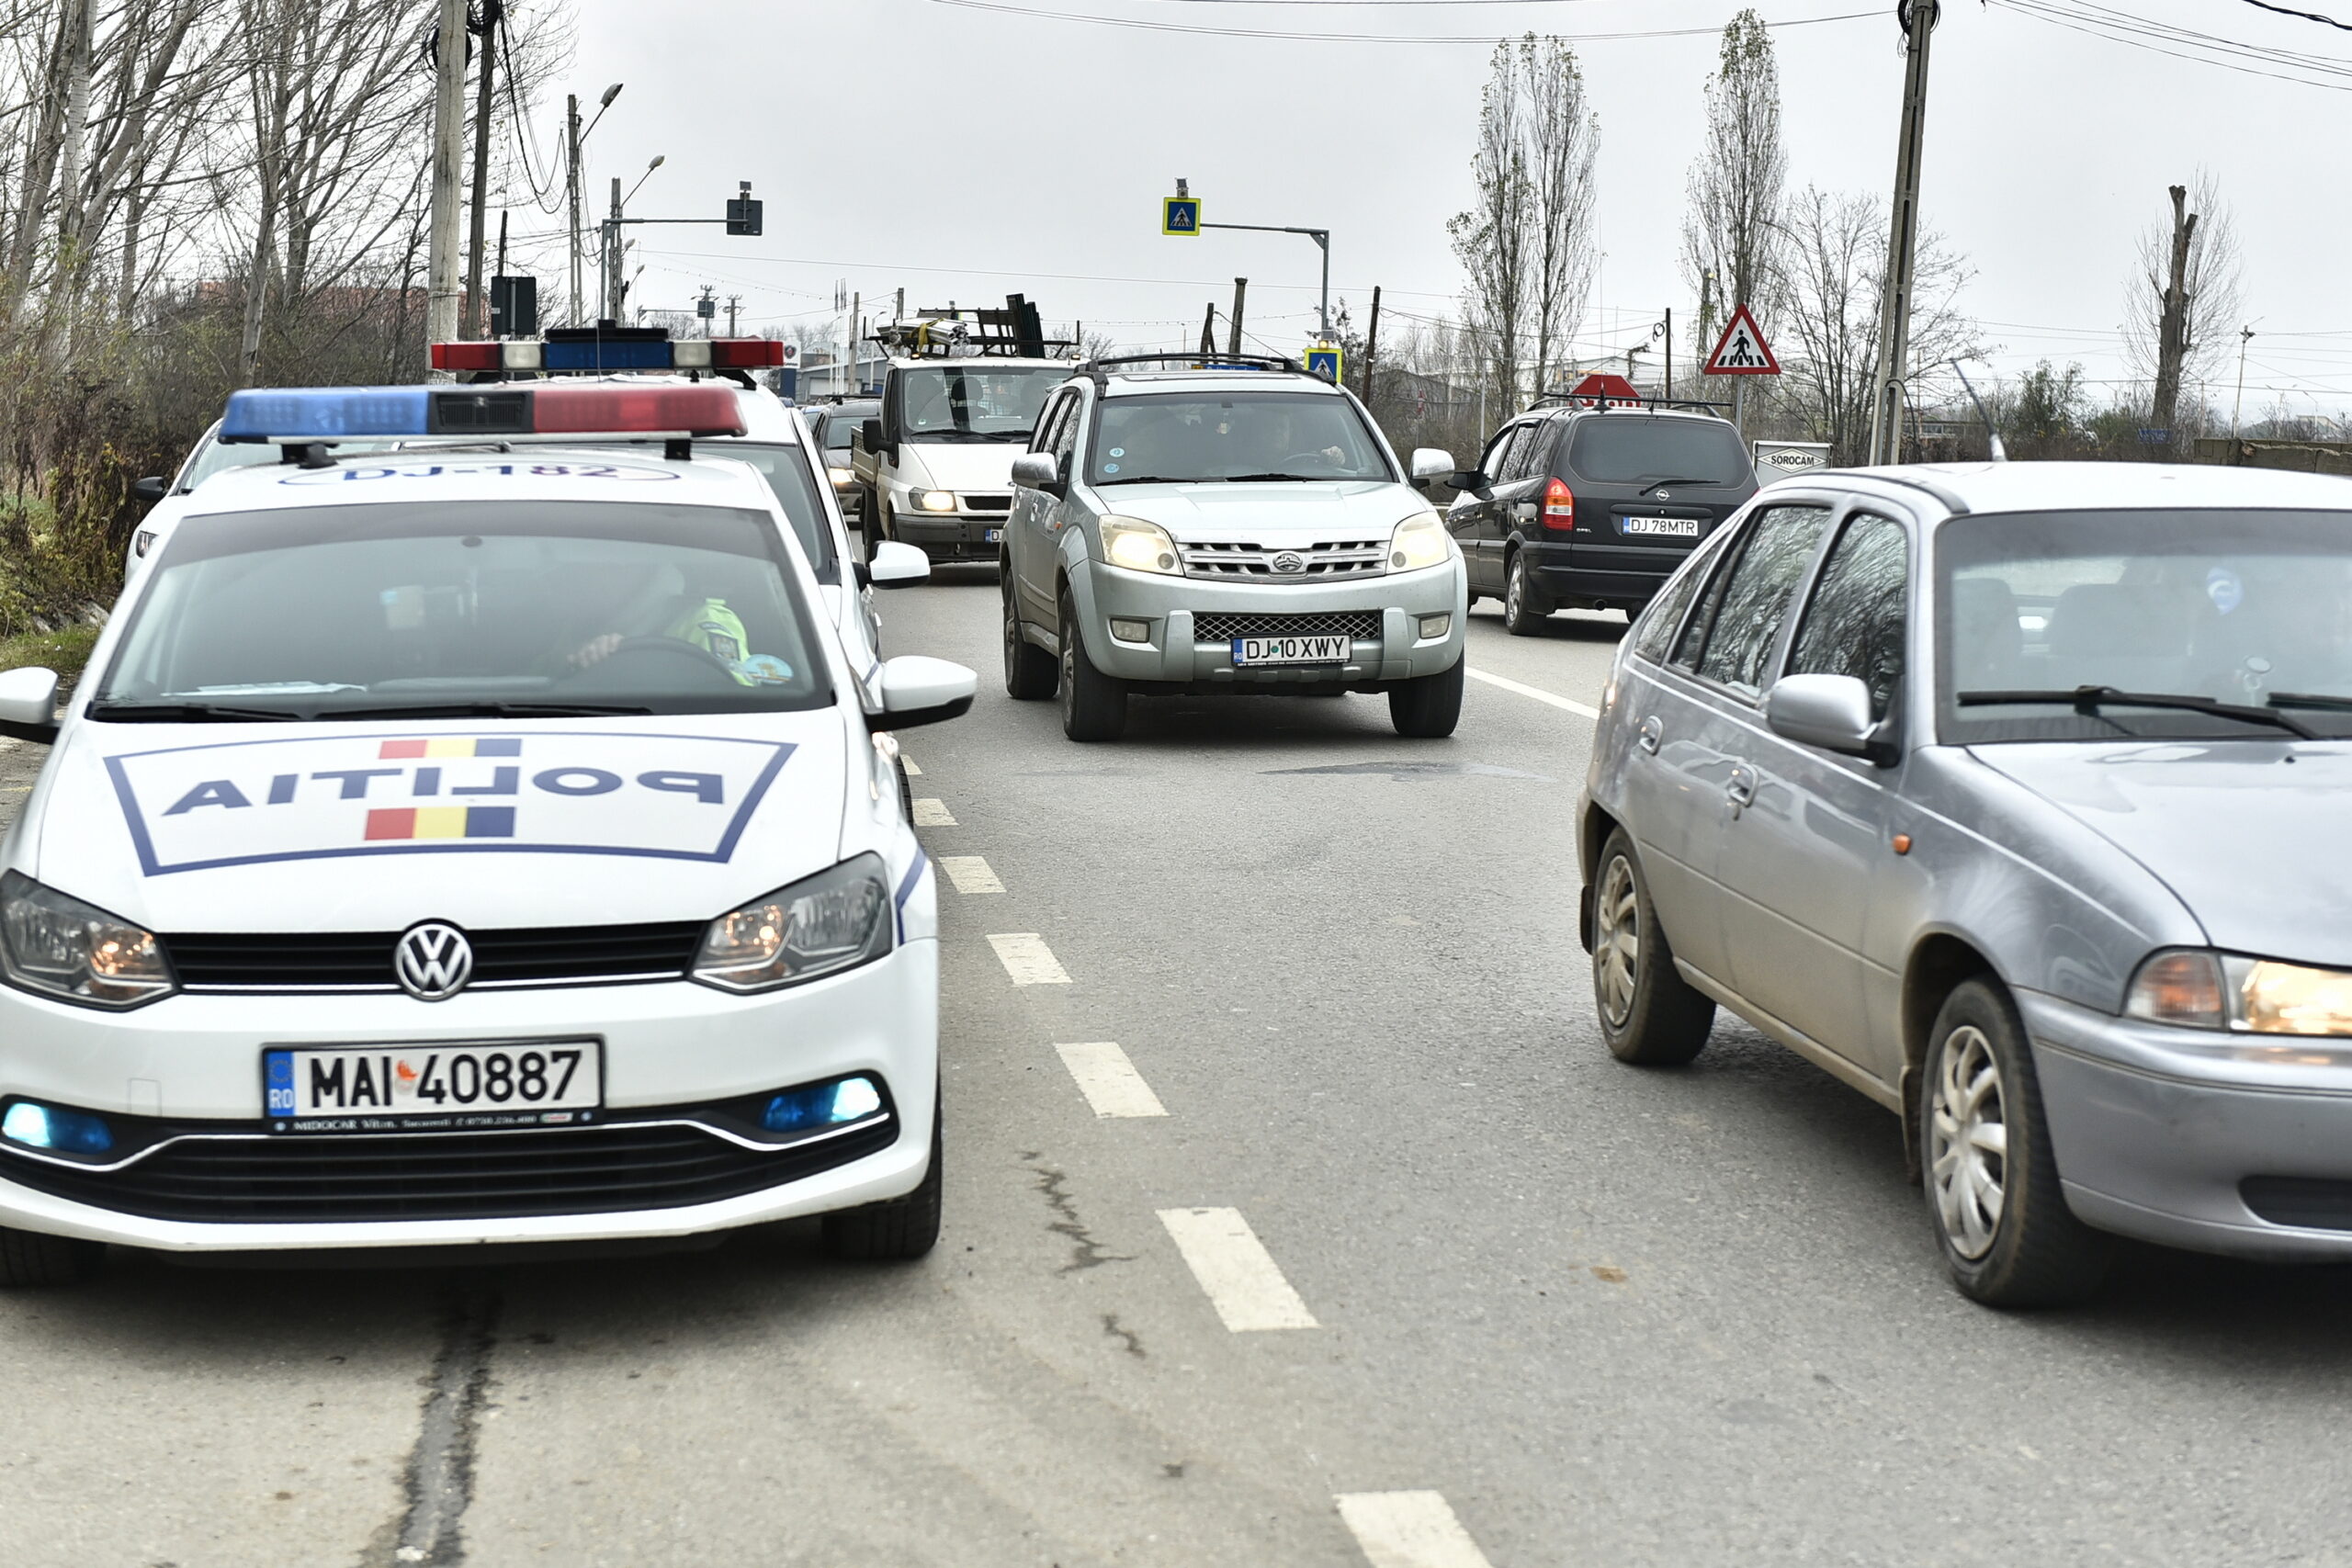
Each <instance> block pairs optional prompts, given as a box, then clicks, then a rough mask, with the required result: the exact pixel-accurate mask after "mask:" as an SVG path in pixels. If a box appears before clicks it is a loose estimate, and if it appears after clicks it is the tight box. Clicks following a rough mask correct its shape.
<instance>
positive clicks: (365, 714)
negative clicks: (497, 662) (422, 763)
mask: <svg viewBox="0 0 2352 1568" xmlns="http://www.w3.org/2000/svg"><path fill="white" fill-rule="evenodd" d="M652 711H653V710H652V709H651V708H648V707H632V706H628V705H622V704H614V703H499V702H486V703H468V702H459V703H401V704H395V705H390V706H388V707H369V708H329V709H327V710H326V711H324V712H322V713H321V714H320V715H319V717H321V718H322V719H327V720H342V719H347V718H642V717H644V716H647V715H648V714H650V713H651V712H652Z"/></svg>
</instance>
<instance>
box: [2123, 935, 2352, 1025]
mask: <svg viewBox="0 0 2352 1568" xmlns="http://www.w3.org/2000/svg"><path fill="white" fill-rule="evenodd" d="M2123 1010H2124V1011H2125V1012H2126V1013H2128V1014H2129V1015H2130V1016H2131V1017H2133V1018H2141V1019H2145V1020H2147V1021H2149V1022H2151V1023H2170V1024H2176V1025H2178V1026H2181V1027H2183V1028H2188V1029H2227V1030H2231V1031H2233V1032H2239V1033H2246V1034H2307V1035H2313V1034H2315V1035H2339V1036H2340V1035H2352V971H2346V970H2342V969H2314V968H2312V967H2310V966H2309V965H2307V964H2281V963H2279V962H2278V960H2276V959H2270V958H2248V957H2245V955H2243V954H2241V953H2211V952H2208V951H2206V950H2205V949H2203V948H2195V947H2177V948H2172V949H2169V950H2167V951H2165V952H2163V953H2155V954H2154V955H2152V956H2151V957H2150V958H2149V959H2148V961H2147V962H2146V963H2144V964H2141V965H2140V972H2139V973H2138V974H2136V975H2134V976H2132V977H2131V993H2130V995H2129V996H2128V997H2126V998H2125V999H2124V1004H2123Z"/></svg>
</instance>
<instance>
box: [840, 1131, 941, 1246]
mask: <svg viewBox="0 0 2352 1568" xmlns="http://www.w3.org/2000/svg"><path fill="white" fill-rule="evenodd" d="M940 1156H941V1142H940V1135H939V1111H938V1110H937V1109H936V1108H935V1107H934V1108H933V1111H932V1114H931V1168H930V1169H929V1170H926V1171H925V1172H923V1177H922V1186H920V1187H918V1188H916V1189H915V1190H913V1191H911V1192H910V1193H908V1194H907V1195H906V1196H904V1197H902V1198H886V1199H884V1200H883V1201H881V1202H879V1203H861V1204H860V1205H858V1206H857V1207H856V1208H854V1209H837V1210H835V1211H834V1212H833V1213H830V1214H827V1215H826V1216H825V1250H826V1251H827V1252H829V1253H831V1254H832V1255H833V1256H834V1257H835V1258H841V1259H842V1260H844V1261H846V1262H852V1263H910V1262H912V1261H913V1260H914V1259H916V1258H921V1257H922V1256H924V1255H925V1254H926V1253H928V1252H930V1251H931V1249H932V1248H933V1247H936V1246H938V1245H939V1211H940V1194H941V1192H942V1191H943V1190H944V1188H945V1185H946V1180H945V1174H944V1173H945V1167H944V1162H943V1161H942V1159H941V1157H940Z"/></svg>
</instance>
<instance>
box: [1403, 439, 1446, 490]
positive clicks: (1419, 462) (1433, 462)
mask: <svg viewBox="0 0 2352 1568" xmlns="http://www.w3.org/2000/svg"><path fill="white" fill-rule="evenodd" d="M1453 471H1454V470H1453V453H1451V452H1441V451H1440V450H1438V449H1437V448H1436V447H1434V446H1416V447H1415V448H1413V482H1414V483H1415V484H1417V485H1418V484H1427V483H1428V482H1429V481H1430V480H1431V479H1443V478H1445V477H1446V475H1448V474H1450V473H1453Z"/></svg>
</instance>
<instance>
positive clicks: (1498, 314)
mask: <svg viewBox="0 0 2352 1568" xmlns="http://www.w3.org/2000/svg"><path fill="white" fill-rule="evenodd" d="M1524 107H1525V106H1524V105H1523V104H1522V102H1521V96H1520V92H1519V82H1518V70H1517V67H1516V64H1515V62H1513V60H1512V57H1511V46H1510V43H1509V42H1508V41H1506V42H1503V43H1499V44H1497V45H1496V46H1495V56H1494V71H1493V74H1492V75H1491V76H1490V77H1489V78H1488V79H1487V86H1486V91H1485V93H1484V94H1483V95H1482V96H1481V99H1480V103H1479V107H1478V151H1477V152H1476V154H1475V155H1474V156H1473V157H1472V159H1471V160H1470V171H1471V176H1472V178H1473V179H1474V180H1475V181H1476V185H1477V190H1478V205H1477V206H1476V207H1475V208H1473V209H1470V210H1469V211H1467V212H1464V213H1459V214H1457V215H1456V216H1455V217H1454V219H1453V221H1452V222H1450V223H1448V224H1447V225H1446V232H1447V233H1448V234H1450V235H1451V236H1453V254H1455V255H1457V256H1459V257H1460V258H1461V260H1462V266H1463V270H1464V272H1465V273H1467V274H1468V281H1467V284H1466V286H1465V288H1464V296H1463V307H1464V310H1463V314H1464V319H1465V321H1466V322H1467V324H1468V325H1469V327H1470V330H1471V331H1472V332H1473V333H1476V336H1477V339H1478V346H1479V354H1480V356H1481V358H1482V359H1483V360H1484V361H1485V362H1486V378H1487V380H1489V381H1491V382H1492V383H1493V385H1494V388H1495V391H1496V394H1497V397H1498V400H1500V402H1501V404H1502V406H1503V407H1504V408H1505V409H1506V410H1508V411H1516V410H1517V409H1518V407H1519V386H1520V382H1519V360H1520V352H1519V344H1520V334H1521V329H1522V328H1523V327H1524V326H1525V324H1526V321H1525V317H1526V310H1527V254H1528V249H1529V229H1530V227H1531V225H1530V221H1529V220H1530V217H1531V214H1532V209H1533V208H1534V205H1535V193H1534V181H1533V179H1532V177H1531V176H1530V175H1529V173H1528V168H1527V157H1526V136H1525V129H1524V126H1523V124H1522V118H1523V112H1524Z"/></svg>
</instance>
